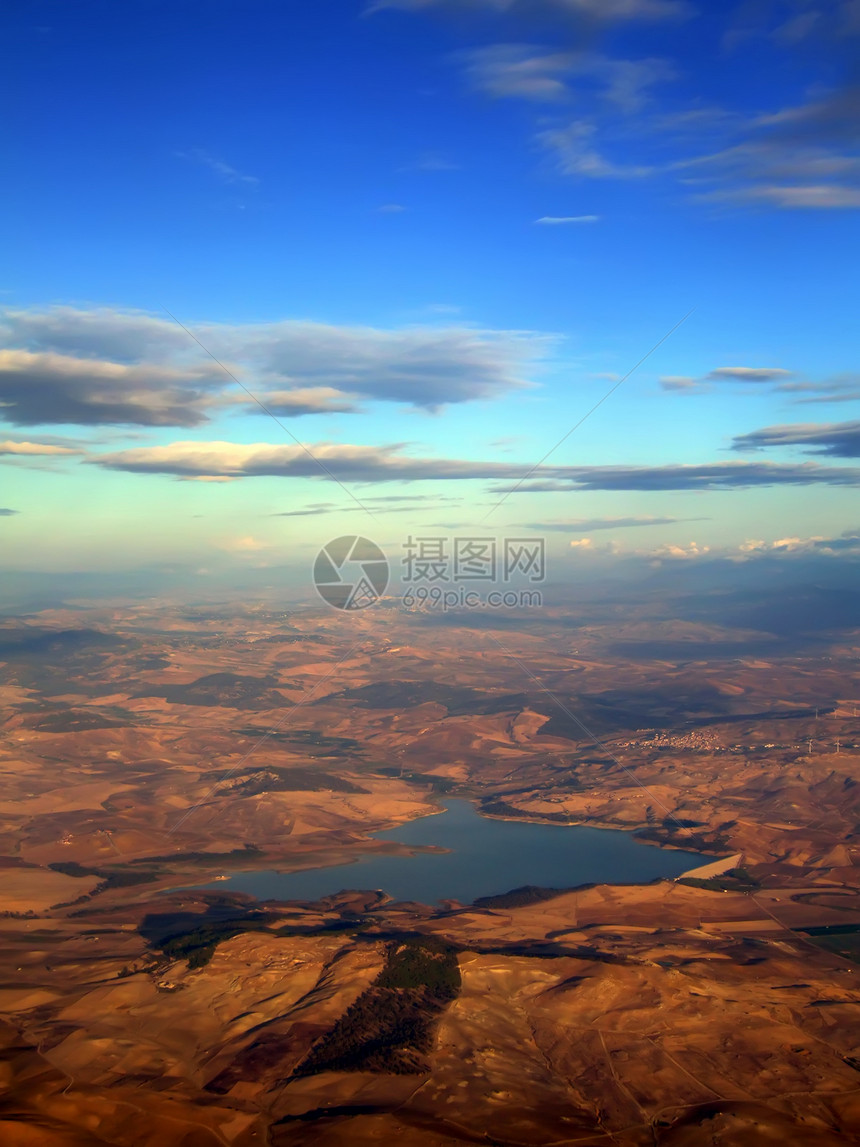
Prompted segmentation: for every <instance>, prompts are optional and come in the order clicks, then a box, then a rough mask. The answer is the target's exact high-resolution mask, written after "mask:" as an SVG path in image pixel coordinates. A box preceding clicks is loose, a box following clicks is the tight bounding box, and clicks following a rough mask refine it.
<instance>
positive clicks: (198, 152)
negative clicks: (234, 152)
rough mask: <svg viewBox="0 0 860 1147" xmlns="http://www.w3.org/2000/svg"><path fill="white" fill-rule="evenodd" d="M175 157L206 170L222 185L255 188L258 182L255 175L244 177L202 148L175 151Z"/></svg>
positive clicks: (241, 173)
mask: <svg viewBox="0 0 860 1147" xmlns="http://www.w3.org/2000/svg"><path fill="white" fill-rule="evenodd" d="M176 155H177V156H178V157H179V158H180V159H187V160H190V161H191V162H192V163H196V164H198V165H199V166H201V167H205V168H208V169H209V171H212V172H214V173H215V175H217V176H218V178H219V179H221V180H223V181H224V183H244V184H245V185H246V186H251V187H255V186H256V185H257V184H258V183H259V182H260V180H259V179H258V178H257V176H256V175H245V174H244V173H243V172H241V171H238V170H237V169H236V168H235V167H233V166H232V165H231V164H229V163H225V162H224V160H223V159H219V158H218V157H217V156H215V155H212V154H211V153H210V152H208V151H206V150H205V149H204V148H202V147H192V148H189V150H188V151H177V153H176Z"/></svg>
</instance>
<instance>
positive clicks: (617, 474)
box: [88, 442, 860, 493]
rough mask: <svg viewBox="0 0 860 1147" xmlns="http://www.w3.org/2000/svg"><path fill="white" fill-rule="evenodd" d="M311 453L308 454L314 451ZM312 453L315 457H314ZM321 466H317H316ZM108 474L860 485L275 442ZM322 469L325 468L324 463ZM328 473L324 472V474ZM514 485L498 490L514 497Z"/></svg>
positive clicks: (850, 478)
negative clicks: (424, 455)
mask: <svg viewBox="0 0 860 1147" xmlns="http://www.w3.org/2000/svg"><path fill="white" fill-rule="evenodd" d="M308 451H309V452H310V453H309V452H308ZM311 455H312V456H311ZM315 460H318V461H315ZM88 461H89V463H90V464H92V465H97V466H101V467H103V468H105V469H108V470H124V471H128V472H130V473H137V474H170V475H174V476H177V477H191V478H222V479H224V478H227V479H238V478H253V477H281V478H290V477H320V476H322V475H324V474H328V476H330V477H333V478H335V479H337V480H339V481H344V482H392V481H399V482H404V481H407V482H408V481H418V480H443V481H451V480H457V479H472V480H474V479H496V480H504V479H509V480H518V479H520V478H522V477H524V476H526V475H530V474H533V475H536V477H535V479H534V480H533V481H529V482H526V483H524V484H523V485H522V486H520V487H518V490H520V491H524V492H538V491H540V492H545V491H549V490H553V491H575V490H730V489H743V488H748V487H751V486H778V485H792V486H797V485H803V486H809V485H838V486H857V485H860V468H850V467H825V466H819V465H817V464H815V463H813V462H807V463H798V464H787V465H782V464H779V463H774V462H755V463H748V462H714V463H710V464H706V465H698V466H697V465H687V466H543V467H540V468H539V469H538V470H535V471H532V470H531V469H530V468H529V467H526V466H523V465H514V464H510V463H503V462H481V461H477V462H476V461H469V460H464V459H454V458H418V457H412V456H410V455H408V454H406V453H404V448H403V444H397V443H395V444H392V445H388V446H382V447H375V446H353V445H344V444H338V443H330V442H321V443H316V444H313V445H311V446H309V447H308V449H307V450H306V449H305V448H304V447H301V446H293V445H277V446H273V445H271V444H269V443H252V444H238V443H233V442H174V443H171V444H170V445H167V446H145V447H140V448H137V449H132V450H121V451H118V452H115V453H109V454H102V455H99V456H97V457H93V458H91V459H89V460H88ZM320 464H322V465H320ZM323 467H324V470H323ZM507 489H510V487H508V488H505V487H502V488H499V489H497V490H496V491H495V492H496V493H503V492H507Z"/></svg>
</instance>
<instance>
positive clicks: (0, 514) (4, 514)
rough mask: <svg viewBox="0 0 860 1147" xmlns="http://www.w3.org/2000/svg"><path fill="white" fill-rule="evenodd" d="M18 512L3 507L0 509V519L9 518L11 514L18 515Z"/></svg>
mask: <svg viewBox="0 0 860 1147" xmlns="http://www.w3.org/2000/svg"><path fill="white" fill-rule="evenodd" d="M20 512H21V511H20V510H9V509H7V508H6V507H5V506H4V507H0V518H11V517H12V516H13V514H20Z"/></svg>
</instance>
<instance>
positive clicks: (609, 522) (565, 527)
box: [521, 517, 710, 534]
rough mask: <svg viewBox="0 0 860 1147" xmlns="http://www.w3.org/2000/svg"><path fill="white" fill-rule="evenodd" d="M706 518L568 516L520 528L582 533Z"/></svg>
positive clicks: (672, 524)
mask: <svg viewBox="0 0 860 1147" xmlns="http://www.w3.org/2000/svg"><path fill="white" fill-rule="evenodd" d="M709 520H710V519H708V518H651V517H639V518H570V519H568V520H566V521H562V522H529V523H528V524H523V525H522V526H521V528H522V529H525V530H535V531H536V532H539V533H544V532H546V533H562V534H584V533H592V532H593V531H594V530H625V529H633V528H635V527H637V526H674V525H677V524H679V523H683V522H704V521H709Z"/></svg>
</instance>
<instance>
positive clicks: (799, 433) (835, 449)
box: [732, 421, 860, 458]
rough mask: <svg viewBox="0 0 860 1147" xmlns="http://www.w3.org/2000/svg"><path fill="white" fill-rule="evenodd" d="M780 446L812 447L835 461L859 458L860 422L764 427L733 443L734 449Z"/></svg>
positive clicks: (740, 437)
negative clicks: (837, 459) (835, 459)
mask: <svg viewBox="0 0 860 1147" xmlns="http://www.w3.org/2000/svg"><path fill="white" fill-rule="evenodd" d="M777 446H811V447H814V449H813V450H810V451H808V453H811V454H823V455H827V456H828V457H832V458H860V421H855V422H819V423H815V422H811V423H805V424H804V423H799V424H796V425H791V426H765V427H763V428H762V429H761V430H754V431H752V433H750V434H740V435H738V436H737V437H736V438H734V439H733V441H732V448H733V449H734V450H764V449H771V448H773V447H777Z"/></svg>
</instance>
